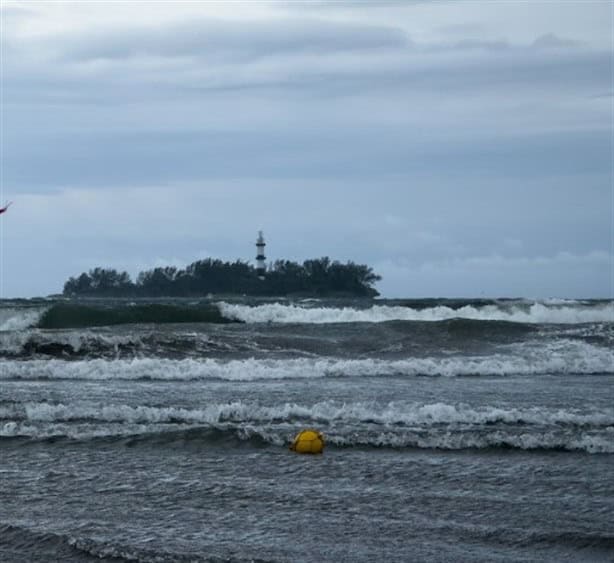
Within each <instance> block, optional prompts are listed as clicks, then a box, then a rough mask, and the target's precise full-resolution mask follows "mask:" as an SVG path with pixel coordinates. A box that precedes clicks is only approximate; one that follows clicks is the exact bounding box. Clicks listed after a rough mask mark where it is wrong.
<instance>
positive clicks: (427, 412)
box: [0, 401, 614, 439]
mask: <svg viewBox="0 0 614 563" xmlns="http://www.w3.org/2000/svg"><path fill="white" fill-rule="evenodd" d="M0 419H4V420H7V419H10V420H15V421H17V420H18V421H28V422H70V421H88V422H127V423H135V424H136V423H153V424H159V423H176V424H177V423H181V424H203V423H204V424H215V423H222V422H235V423H239V422H250V423H259V424H267V423H269V424H280V423H283V422H295V421H305V422H311V423H314V424H327V425H329V424H332V425H336V424H337V423H348V424H367V425H381V426H391V427H396V426H398V425H419V426H426V427H429V426H433V425H441V424H446V425H477V426H483V425H492V424H504V425H535V426H544V427H548V426H560V427H564V426H578V427H591V426H592V427H595V426H597V427H605V428H606V429H607V427H610V428H611V429H612V431H614V408H606V409H600V410H597V409H594V410H592V411H588V412H587V411H583V410H580V409H561V408H557V409H553V408H546V407H539V408H538V407H530V408H509V407H502V406H479V407H474V406H471V405H467V404H463V403H458V404H448V403H441V402H438V403H428V404H424V403H417V402H406V401H392V402H389V403H387V404H384V405H380V404H376V403H374V402H355V403H344V402H338V401H322V402H318V403H315V404H312V405H301V404H298V403H284V404H281V405H275V406H266V405H260V404H258V403H252V402H244V401H232V402H228V403H212V404H208V405H205V406H203V407H200V408H179V407H156V406H147V405H137V406H132V405H125V404H108V405H106V404H88V403H82V402H77V403H70V404H63V403H49V402H27V403H23V404H13V405H4V406H0ZM612 437H613V439H614V434H613V435H612Z"/></svg>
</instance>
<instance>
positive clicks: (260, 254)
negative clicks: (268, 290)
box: [256, 231, 266, 280]
mask: <svg viewBox="0 0 614 563" xmlns="http://www.w3.org/2000/svg"><path fill="white" fill-rule="evenodd" d="M265 245H266V243H265V242H264V237H263V236H262V231H258V238H257V239H256V273H257V274H258V277H259V278H260V279H261V280H263V279H264V273H265V271H266V267H265V265H264V261H265V260H266V256H265V255H264V247H265Z"/></svg>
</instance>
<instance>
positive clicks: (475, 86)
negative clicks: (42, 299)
mask: <svg viewBox="0 0 614 563" xmlns="http://www.w3.org/2000/svg"><path fill="white" fill-rule="evenodd" d="M1 6H2V7H1V14H2V29H1V32H2V33H1V36H2V39H1V41H2V98H3V104H2V175H1V176H2V186H1V191H2V193H1V194H0V197H1V200H2V203H4V202H5V201H8V200H12V201H14V205H13V206H12V207H11V208H10V210H9V211H8V212H7V213H6V214H4V215H2V216H1V217H0V234H1V242H0V265H1V268H2V270H1V276H0V278H1V279H0V282H1V284H0V294H1V296H2V297H17V296H24V297H30V296H36V295H47V294H51V293H56V292H61V290H62V286H63V284H64V282H65V281H66V279H67V278H68V277H69V276H73V275H77V274H79V273H81V272H83V271H87V270H89V269H90V268H93V267H96V266H103V267H112V268H116V269H119V270H127V271H128V272H129V273H130V274H131V275H132V276H133V277H134V276H135V275H136V274H137V273H138V272H139V271H141V270H143V269H149V268H153V267H155V266H159V265H175V266H185V265H187V264H189V263H190V262H193V261H194V260H198V259H202V258H206V257H209V256H212V257H216V258H221V259H224V260H235V259H237V258H240V259H243V260H253V258H254V257H255V250H256V249H255V246H254V243H255V240H256V236H257V232H258V230H259V229H262V230H264V233H265V238H266V240H267V258H268V259H269V260H275V259H281V258H284V259H291V260H297V261H303V260H304V259H307V258H314V257H319V256H324V255H327V256H330V257H331V258H332V259H337V260H341V261H344V262H345V261H346V260H354V261H356V262H360V263H366V264H368V265H370V266H372V267H373V269H374V270H375V271H376V272H377V273H379V274H380V275H382V277H383V280H382V281H381V282H380V284H379V286H378V289H379V290H380V291H381V293H382V294H383V295H384V296H386V297H420V296H467V297H472V296H477V297H479V296H521V297H529V298H546V297H612V291H613V289H612V275H613V274H612V264H613V209H614V207H613V205H614V204H613V202H614V196H613V187H612V184H613V168H612V154H613V153H612V149H613V146H612V134H613V100H614V98H613V91H614V87H613V77H612V74H613V61H612V46H613V37H612V28H613V24H614V18H613V13H614V8H613V4H612V2H610V1H607V0H606V1H591V0H581V1H577V2H574V1H566V0H559V1H539V0H536V1H531V2H524V1H521V0H510V1H505V0H489V1H486V0H484V1H468V0H467V1H463V0H454V1H449V2H447V1H438V2H433V1H430V2H427V1H424V2H421V1H411V0H406V1H404V2H391V1H385V0H384V1H375V0H374V1H362V2H359V1H353V2H330V1H327V2H324V1H321V2H320V1H315V2H313V1H312V2H297V1H287V2H222V3H216V2H180V1H174V2H128V1H123V2H110V1H107V2H91V1H89V0H88V1H79V2H72V3H71V2H51V1H47V2H27V1H24V0H20V1H19V2H11V1H6V0H2V2H1Z"/></svg>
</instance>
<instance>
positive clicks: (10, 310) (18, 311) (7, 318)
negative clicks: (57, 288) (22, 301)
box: [0, 307, 48, 332]
mask: <svg viewBox="0 0 614 563" xmlns="http://www.w3.org/2000/svg"><path fill="white" fill-rule="evenodd" d="M47 309H48V307H6V308H1V309H0V332H6V331H19V330H25V329H27V328H30V327H33V326H36V325H37V324H38V323H39V322H40V319H41V317H42V316H43V315H44V314H45V312H46V311H47Z"/></svg>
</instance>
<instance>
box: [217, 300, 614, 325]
mask: <svg viewBox="0 0 614 563" xmlns="http://www.w3.org/2000/svg"><path fill="white" fill-rule="evenodd" d="M218 307H219V309H220V312H221V313H222V315H223V316H224V317H226V318H228V319H231V320H235V321H241V322H245V323H357V322H365V323H380V322H386V321H445V320H449V319H457V318H462V319H471V320H477V321H508V322H515V323H552V324H576V323H597V322H614V303H598V304H593V305H586V304H566V305H559V304H557V305H553V304H546V303H540V302H535V303H531V304H525V303H517V304H513V305H511V304H501V305H484V306H473V305H465V306H462V307H458V308H454V307H449V306H445V305H440V306H436V307H428V308H423V309H422V308H420V309H418V308H411V307H403V306H389V305H374V306H372V307H370V308H367V309H356V308H353V307H343V308H332V307H302V306H300V305H294V304H289V305H288V304H282V303H268V304H265V305H257V306H249V305H240V304H232V303H226V302H220V303H218Z"/></svg>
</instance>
